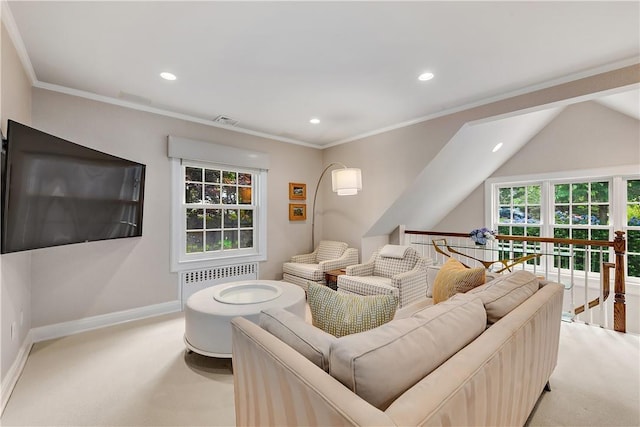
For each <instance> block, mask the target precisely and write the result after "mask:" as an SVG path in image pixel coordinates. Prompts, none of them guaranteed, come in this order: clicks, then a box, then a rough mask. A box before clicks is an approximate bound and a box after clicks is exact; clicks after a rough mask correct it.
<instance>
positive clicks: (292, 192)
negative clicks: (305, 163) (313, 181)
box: [289, 182, 307, 200]
mask: <svg viewBox="0 0 640 427" xmlns="http://www.w3.org/2000/svg"><path fill="white" fill-rule="evenodd" d="M306 198H307V184H301V183H299V182H290V183H289V199H290V200H305V199H306Z"/></svg>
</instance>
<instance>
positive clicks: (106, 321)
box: [31, 300, 182, 343]
mask: <svg viewBox="0 0 640 427" xmlns="http://www.w3.org/2000/svg"><path fill="white" fill-rule="evenodd" d="M181 310H182V308H181V304H180V301H178V300H175V301H169V302H165V303H161V304H155V305H148V306H145V307H138V308H133V309H130V310H124V311H117V312H114V313H108V314H102V315H99V316H93V317H86V318H84V319H78V320H72V321H69V322H62V323H56V324H53V325H47V326H41V327H38V328H33V329H31V334H32V339H33V342H34V343H36V342H40V341H45V340H50V339H54V338H60V337H65V336H68V335H74V334H78V333H80V332H85V331H90V330H93V329H99V328H104V327H106V326H113V325H117V324H120V323H125V322H130V321H132V320H140V319H145V318H147V317H153V316H159V315H162V314H169V313H175V312H178V311H181Z"/></svg>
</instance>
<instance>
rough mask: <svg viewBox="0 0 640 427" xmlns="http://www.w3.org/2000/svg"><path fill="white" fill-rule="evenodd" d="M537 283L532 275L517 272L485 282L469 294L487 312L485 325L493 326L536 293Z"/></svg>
mask: <svg viewBox="0 0 640 427" xmlns="http://www.w3.org/2000/svg"><path fill="white" fill-rule="evenodd" d="M539 283H540V280H539V279H538V278H537V277H536V276H535V275H534V274H533V273H531V272H529V271H525V270H518V271H515V272H513V273H509V274H504V275H502V276H500V277H498V278H496V279H494V280H492V281H490V282H487V283H486V284H484V285H482V286H479V287H477V288H475V289H473V290H471V291H469V294H473V295H478V296H479V297H480V299H481V300H482V302H483V304H484V308H485V310H486V311H487V323H489V324H493V323H496V322H497V321H498V320H500V319H502V318H503V317H504V316H505V315H507V314H508V313H509V312H510V311H511V310H513V309H514V308H516V307H517V306H519V305H520V304H522V303H523V302H524V301H525V300H526V299H527V298H529V297H530V296H531V295H533V294H534V293H536V291H537V290H538V288H539Z"/></svg>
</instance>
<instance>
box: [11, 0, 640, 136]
mask: <svg viewBox="0 0 640 427" xmlns="http://www.w3.org/2000/svg"><path fill="white" fill-rule="evenodd" d="M2 6H3V9H2V19H3V21H4V22H5V24H6V26H7V28H8V29H9V33H10V35H11V37H12V39H13V40H14V44H15V45H16V46H17V48H18V50H19V53H20V55H21V58H22V61H23V63H24V64H25V65H26V68H27V70H28V72H29V73H30V75H31V79H32V81H33V84H34V86H36V87H43V88H47V89H52V90H58V91H62V92H66V93H72V94H75V95H79V96H85V97H89V98H94V99H99V100H102V101H106V102H112V103H116V104H120V105H126V106H129V107H132V108H138V109H143V110H147V111H154V112H160V113H162V114H168V115H173V116H176V117H182V118H186V119H188V120H194V121H198V122H201V123H206V124H211V125H213V126H221V127H232V128H233V129H235V130H237V131H240V132H247V133H253V134H257V135H265V136H270V137H273V138H276V139H280V140H283V141H288V142H294V143H300V144H304V145H309V146H315V147H328V146H331V145H334V144H338V143H341V142H345V141H349V140H353V139H356V138H359V137H362V136H366V135H369V134H373V133H377V132H380V131H383V130H385V129H391V128H394V127H398V126H402V125H406V124H410V123H414V122H417V121H420V120H424V119H425V118H429V117H435V116H437V115H441V114H444V113H447V112H452V111H456V110H460V109H463V108H467V107H469V106H472V105H478V104H481V103H484V102H487V101H490V100H496V99H502V98H506V97H508V96H512V95H514V94H519V93H525V92H528V91H530V90H533V89H538V88H542V87H548V86H551V85H553V84H557V83H561V82H563V81H568V80H571V79H575V78H578V77H584V76H587V75H592V74H596V73H598V72H602V71H606V70H610V69H614V68H618V67H620V66H624V65H629V64H632V63H637V62H639V58H640V2H637V1H632V2H629V1H621V2H615V1H605V2H596V1H570V2H558V1H554V2H539V1H535V2H475V1H474V2H432V1H425V2H391V1H389V2H382V1H378V2H360V1H357V2H356V1H342V2H339V1H338V2H269V1H261V2H214V1H199V2H178V1H174V2H172V1H160V2H152V1H144V2H115V1H113V2H112V1H105V2H94V1H69V2H59V1H42V2H39V1H28V2H26V1H9V2H3V3H2ZM165 71H166V72H171V73H173V74H175V75H176V76H177V79H176V80H174V81H166V80H163V79H162V78H161V77H160V73H161V72H165ZM427 71H428V72H431V73H433V74H434V77H433V79H431V80H429V81H419V80H418V75H420V74H421V73H423V72H427ZM637 100H638V91H637V89H636V90H635V91H634V92H631V93H628V94H626V95H625V94H616V95H611V96H609V97H608V98H607V99H604V100H602V102H603V103H606V105H607V106H609V107H610V108H615V109H618V110H619V111H623V110H624V111H623V112H625V114H631V115H633V114H635V116H636V118H638V106H637V104H638V102H637ZM634 104H635V105H634ZM218 116H224V117H227V118H229V119H231V120H232V121H236V120H237V124H235V125H234V126H231V125H230V124H224V123H222V124H221V123H216V122H214V121H213V120H214V118H216V117H218ZM311 118H318V119H319V120H320V123H318V124H312V123H310V122H309V120H310V119H311ZM227 123H229V122H227Z"/></svg>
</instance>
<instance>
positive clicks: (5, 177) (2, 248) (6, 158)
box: [0, 119, 147, 255]
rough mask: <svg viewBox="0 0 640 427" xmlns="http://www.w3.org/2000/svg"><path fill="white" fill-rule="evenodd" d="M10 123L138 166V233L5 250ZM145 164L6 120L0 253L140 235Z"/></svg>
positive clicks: (9, 166)
mask: <svg viewBox="0 0 640 427" xmlns="http://www.w3.org/2000/svg"><path fill="white" fill-rule="evenodd" d="M12 123H14V124H15V125H17V126H22V127H26V128H28V129H30V130H34V131H36V132H40V133H42V134H45V135H46V136H48V137H49V138H52V139H54V140H59V141H61V142H63V143H67V144H72V145H75V146H78V147H80V149H81V150H89V151H93V152H95V153H98V154H101V155H105V156H109V157H111V158H113V159H117V160H122V161H124V162H129V163H131V164H132V165H137V166H140V167H141V168H142V173H141V176H140V184H139V185H140V196H139V201H138V205H139V206H140V210H139V215H138V219H139V224H138V227H137V229H138V230H140V231H139V233H136V234H135V235H132V236H118V237H108V238H104V239H90V240H81V241H76V242H67V243H60V244H56V245H48V246H38V247H33V248H24V249H19V250H9V251H8V250H7V248H6V245H7V242H6V233H5V231H6V230H7V227H8V216H7V215H5V212H7V211H8V208H9V206H8V205H9V190H10V181H11V174H10V170H11V167H12V166H11V147H10V146H9V145H10V144H9V141H10V139H11V135H10V131H11V128H12V127H13V126H14V125H12ZM146 168H147V166H146V164H144V163H140V162H136V161H134V160H129V159H126V158H124V157H120V156H116V155H113V154H110V153H107V152H104V151H100V150H96V149H94V148H90V147H87V146H84V145H82V144H78V143H75V142H73V141H69V140H67V139H64V138H61V137H58V136H55V135H52V134H50V133H48V132H45V131H42V130H40V129H37V128H35V127H32V126H28V125H25V124H23V123H20V122H17V121H15V120H11V119H9V120H7V135H6V137H5V136H4V135H3V136H2V158H1V169H0V175H1V181H2V183H1V194H0V199H1V200H0V214H1V215H2V224H1V225H2V227H1V229H0V254H2V255H4V254H9V253H16V252H24V251H31V250H37V249H46V248H53V247H60V246H68V245H75V244H79V243H87V242H99V241H105V240H119V239H129V238H136V237H142V234H143V224H144V221H143V218H144V193H145V181H146Z"/></svg>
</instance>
